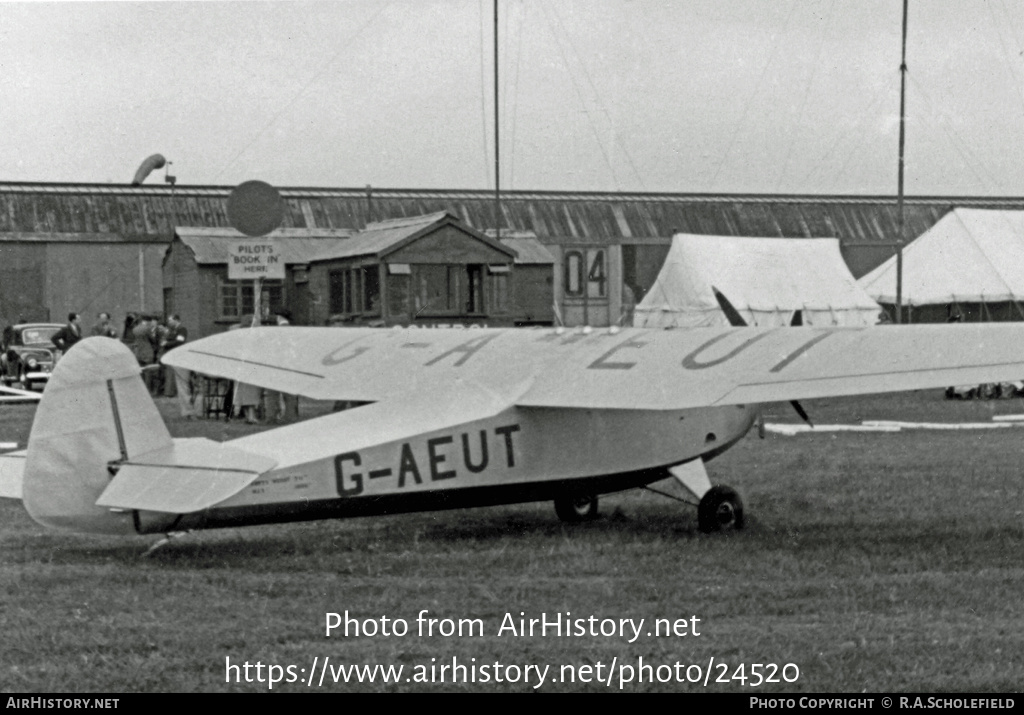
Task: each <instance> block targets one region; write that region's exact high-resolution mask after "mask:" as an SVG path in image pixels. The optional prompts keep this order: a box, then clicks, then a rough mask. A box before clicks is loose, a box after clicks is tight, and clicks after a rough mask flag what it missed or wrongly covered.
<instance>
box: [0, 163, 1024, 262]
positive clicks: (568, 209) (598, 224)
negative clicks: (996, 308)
mask: <svg viewBox="0 0 1024 715" xmlns="http://www.w3.org/2000/svg"><path fill="white" fill-rule="evenodd" d="M232 189H233V187H231V186H184V185H181V184H179V185H177V186H165V185H159V184H151V185H147V184H142V185H140V186H130V185H115V184H81V183H61V184H55V183H26V182H0V241H43V242H53V241H131V242H147V243H149V242H168V241H170V240H171V238H172V236H173V233H174V228H175V227H176V226H198V227H227V226H228V225H229V221H228V217H227V199H228V195H229V194H230V193H231V190H232ZM279 191H280V193H281V197H282V199H283V202H284V205H285V216H284V222H283V226H285V227H287V228H327V229H349V230H360V229H362V228H363V227H364V226H366V225H367V223H371V222H373V221H376V220H379V219H381V218H401V217H408V216H421V215H423V214H430V213H435V212H440V211H447V212H448V213H450V214H452V215H453V216H457V217H458V218H459V219H460V220H461V221H462V222H463V223H464V224H466V225H467V226H471V227H473V228H475V229H477V230H483V229H487V228H491V227H493V226H494V225H495V223H496V222H495V201H494V193H493V192H491V191H483V190H460V189H376V188H337V189H335V188H301V187H299V188H279ZM954 207H967V208H1000V209H1017V210H1022V209H1024V197H977V196H974V197H971V196H910V197H907V198H906V200H905V216H906V236H907V240H908V241H909V240H912V239H913V238H915V237H917V236H919V235H921V234H922V233H924V232H925V231H926V230H928V229H929V228H931V227H932V226H933V225H934V224H935V223H936V222H937V221H938V220H939V219H940V218H942V217H943V216H944V215H945V214H946V213H948V212H949V211H950V210H952V209H953V208H954ZM501 213H502V232H504V231H505V230H509V231H533V232H534V233H535V234H536V236H537V238H538V240H539V241H540V242H541V243H543V244H545V245H552V244H574V245H575V244H585V243H594V244H609V243H625V244H644V243H656V244H660V245H665V246H667V245H668V244H669V242H670V240H671V236H673V235H674V234H676V233H695V234H708V235H721V236H765V237H781V238H819V237H826V236H833V237H836V238H838V239H839V241H840V244H841V245H842V247H843V251H844V256H845V257H846V258H847V262H848V263H851V261H850V258H851V255H852V254H851V249H852V250H853V254H856V255H857V256H859V257H860V258H859V259H858V260H857V261H854V262H853V263H859V264H863V265H858V266H854V265H853V263H851V269H852V270H854V273H855V275H860V274H862V273H864V272H866V271H867V270H868V269H870V268H873V267H874V266H875V265H877V264H879V263H881V262H882V261H883V260H885V259H886V258H888V256H889V255H891V253H892V249H891V244H892V242H893V239H894V238H895V237H896V234H897V230H898V229H897V227H898V225H899V211H898V209H897V202H896V197H895V196H856V195H767V194H697V193H612V192H558V191H507V192H503V193H502V201H501ZM869 259H870V260H869Z"/></svg>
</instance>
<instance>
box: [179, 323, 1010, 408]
mask: <svg viewBox="0 0 1024 715" xmlns="http://www.w3.org/2000/svg"><path fill="white" fill-rule="evenodd" d="M165 361H166V362H167V363H169V364H171V365H177V366H183V367H187V368H189V369H191V370H196V371H198V372H203V373H208V374H214V375H221V376H224V377H229V378H231V379H235V380H240V381H243V382H250V383H252V384H256V385H261V386H263V387H268V388H271V389H275V390H280V391H283V392H288V393H292V394H300V395H305V396H308V397H313V398H318V399H338V400H342V399H344V400H359V401H367V402H373V401H379V400H385V399H388V398H393V397H398V396H404V395H408V394H410V393H414V392H418V391H422V390H432V389H435V388H437V389H443V386H445V385H460V384H461V385H472V386H473V387H474V388H475V389H477V390H483V391H488V392H491V393H493V394H495V395H496V396H498V397H499V398H500V400H499V401H507V403H508V404H515V405H518V406H520V407H563V408H587V409H688V408H696V407H705V406H712V405H729V404H746V403H752V402H773V401H781V400H799V399H807V398H814V397H828V396H840V395H854V394H866V393H876V392H891V391H898V390H913V389H920V388H928V387H942V386H946V385H954V384H970V383H974V382H992V381H996V380H1018V379H1021V377H1024V325H1021V324H1007V323H1003V324H991V323H990V324H978V325H915V326H881V327H873V328H810V327H806V328H805V327H784V328H774V329H762V328H747V327H741V328H696V329H687V330H642V329H624V330H617V329H595V330H591V329H589V328H587V329H576V330H561V329H545V330H522V329H507V330H493V329H492V330H452V329H449V330H443V329H439V330H401V329H395V330H384V329H379V328H348V329H338V328H266V329H249V330H242V331H233V332H231V333H224V334H221V335H217V336H213V337H210V338H206V339H204V340H201V341H197V342H195V343H192V344H189V345H185V346H183V347H181V348H178V349H176V350H174V351H173V352H171V353H170V354H169V355H168V356H167V357H166V358H165Z"/></svg>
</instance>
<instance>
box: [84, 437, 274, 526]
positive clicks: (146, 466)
mask: <svg viewBox="0 0 1024 715" xmlns="http://www.w3.org/2000/svg"><path fill="white" fill-rule="evenodd" d="M276 465H277V462H276V461H275V460H273V459H271V458H269V457H264V456H262V455H258V454H253V453H252V452H245V451H242V450H240V449H236V448H234V447H229V446H226V445H223V444H220V443H219V442H214V441H212V440H208V439H203V438H195V439H178V440H175V441H174V444H173V445H172V446H170V447H166V448H163V449H158V450H154V451H152V452H147V453H145V454H141V455H139V456H138V457H135V458H134V459H132V460H131V461H129V462H125V463H123V464H122V465H121V466H120V468H119V469H118V472H117V476H116V477H114V480H113V481H112V482H111V483H110V485H109V486H108V487H107V488H106V489H105V490H104V492H103V493H102V494H101V495H100V498H99V499H97V500H96V505H97V506H101V507H109V508H112V509H141V510H146V511H160V512H168V513H171V514H188V513H190V512H194V511H201V510H203V509H207V508H209V507H211V506H213V505H214V504H217V503H218V502H222V501H224V500H225V499H227V498H228V497H230V496H233V495H235V494H237V493H238V492H240V491H241V490H242V489H244V488H245V487H247V486H248V485H249V484H251V483H252V482H254V481H255V480H256V479H257V478H258V477H259V476H260V475H261V474H263V473H264V472H267V471H269V470H271V469H273V468H274V467H275V466H276Z"/></svg>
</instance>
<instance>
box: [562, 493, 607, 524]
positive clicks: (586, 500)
mask: <svg viewBox="0 0 1024 715" xmlns="http://www.w3.org/2000/svg"><path fill="white" fill-rule="evenodd" d="M555 513H556V514H558V518H559V519H561V520H562V521H564V522H567V523H570V524H575V523H579V522H581V521H592V520H593V519H596V518H597V495H596V494H575V495H573V496H567V497H559V498H558V499H555Z"/></svg>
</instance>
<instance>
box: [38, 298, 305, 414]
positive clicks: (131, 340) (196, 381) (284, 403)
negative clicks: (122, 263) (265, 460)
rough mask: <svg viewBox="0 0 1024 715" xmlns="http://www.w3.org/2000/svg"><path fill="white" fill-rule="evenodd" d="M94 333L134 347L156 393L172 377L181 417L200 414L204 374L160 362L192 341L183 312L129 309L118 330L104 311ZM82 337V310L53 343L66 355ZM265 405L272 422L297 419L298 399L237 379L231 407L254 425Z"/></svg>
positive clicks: (281, 313)
mask: <svg viewBox="0 0 1024 715" xmlns="http://www.w3.org/2000/svg"><path fill="white" fill-rule="evenodd" d="M274 322H275V324H276V325H290V324H291V314H290V313H289V312H288V311H287V310H285V309H281V310H278V311H277V312H276V313H275V315H274ZM252 324H253V317H252V316H251V315H246V316H243V317H242V319H241V320H240V321H239V322H238V324H237V325H233V326H231V328H229V330H234V329H236V328H248V327H250V326H252ZM90 334H91V335H94V336H102V337H107V338H114V339H120V340H121V341H122V342H123V343H125V344H126V345H127V346H128V347H129V348H131V350H132V352H133V353H134V354H135V359H136V360H138V361H139V366H140V367H141V368H142V380H143V382H144V383H145V384H146V388H147V389H148V390H149V392H150V394H152V395H154V396H156V395H161V394H167V393H168V392H169V390H167V379H170V376H171V375H173V380H174V387H175V389H176V392H177V399H178V406H179V408H180V411H181V416H182V417H184V418H185V419H189V420H191V419H196V418H199V417H201V416H202V413H203V396H202V394H201V393H202V390H201V386H200V380H201V378H200V376H198V375H194V374H193V373H192V372H190V371H189V370H185V369H183V368H168V367H165V366H163V365H161V363H160V360H161V358H162V357H163V356H164V355H166V354H167V353H168V352H170V351H171V350H173V349H174V348H176V347H178V346H180V345H182V344H184V343H185V342H187V341H188V329H187V328H186V327H185V326H184V325H182V323H181V317H180V316H178V315H176V314H175V315H171V316H169V317H168V318H167V319H166V320H165V321H160V320H159V319H158V318H157V316H155V315H151V314H148V313H129V314H128V315H127V316H126V317H125V321H124V328H123V330H120V331H119V330H118V329H117V328H116V327H115V326H114V324H113V321H112V319H111V316H110V313H100V314H98V315H97V316H96V323H95V324H94V325H93V327H92V330H91V331H90ZM83 337H84V336H83V333H82V328H81V316H80V315H79V314H78V313H69V314H68V322H67V324H66V325H65V326H64V327H63V328H61V329H60V330H59V331H57V333H55V334H54V336H53V344H54V346H55V347H56V348H57V349H58V350H59V351H61V353H64V352H67V351H68V350H70V349H71V347H72V346H74V345H75V343H77V342H78V341H79V340H81V339H82V338H83ZM261 407H262V408H263V412H264V415H265V417H266V419H267V420H268V421H274V422H281V421H286V420H287V421H290V420H293V419H296V418H297V417H298V398H297V397H296V396H294V395H285V394H283V393H280V392H275V391H272V390H263V389H262V388H259V387H256V386H255V385H249V384H246V383H235V384H234V385H233V386H232V391H231V399H230V406H229V408H228V409H230V410H233V411H237V413H238V415H239V416H240V417H242V418H244V419H245V421H246V422H248V423H250V424H255V423H256V422H258V421H259V420H258V416H259V412H260V408H261Z"/></svg>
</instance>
